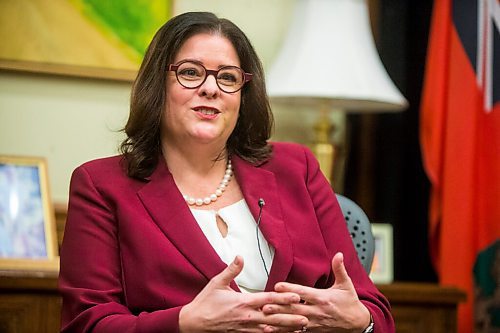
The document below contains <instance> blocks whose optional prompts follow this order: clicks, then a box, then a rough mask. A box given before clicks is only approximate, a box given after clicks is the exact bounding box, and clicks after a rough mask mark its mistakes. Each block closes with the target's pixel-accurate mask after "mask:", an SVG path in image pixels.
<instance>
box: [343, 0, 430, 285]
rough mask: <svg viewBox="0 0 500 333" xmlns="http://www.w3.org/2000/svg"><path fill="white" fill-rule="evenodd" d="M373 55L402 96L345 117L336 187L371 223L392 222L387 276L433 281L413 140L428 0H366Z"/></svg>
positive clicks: (425, 185)
mask: <svg viewBox="0 0 500 333" xmlns="http://www.w3.org/2000/svg"><path fill="white" fill-rule="evenodd" d="M370 5H371V11H372V14H373V12H374V13H375V15H374V17H375V18H376V19H375V20H373V23H374V33H375V35H376V42H377V47H378V50H379V54H380V57H381V59H382V62H383V63H384V65H385V67H386V69H387V71H388V73H389V75H390V76H391V78H392V79H393V81H394V82H395V83H396V85H397V86H398V87H399V89H400V91H401V92H402V93H403V95H404V96H405V97H406V98H407V100H408V102H409V105H410V106H409V108H408V109H407V110H406V111H405V112H402V113H393V114H389V113H387V114H353V115H349V116H348V133H349V134H348V137H349V142H350V149H349V153H348V167H347V168H346V170H347V172H346V175H345V184H344V193H345V194H346V195H347V196H348V197H350V198H353V199H354V200H355V201H356V202H358V203H359V204H360V206H362V208H363V209H364V210H365V211H366V212H367V215H368V216H369V217H370V218H371V220H372V221H373V222H383V223H391V224H392V225H393V228H394V278H395V280H399V281H436V274H435V272H434V269H433V267H432V265H431V262H430V256H429V251H428V241H427V235H428V228H427V227H428V226H427V223H428V220H427V214H428V200H429V182H428V180H427V178H426V175H425V173H424V171H423V167H422V160H421V155H420V145H419V137H418V131H419V128H418V126H419V107H420V96H421V92H422V83H423V75H424V67H425V56H426V49H427V40H428V34H429V24H430V17H431V12H432V1H431V0H421V1H410V0H374V1H370Z"/></svg>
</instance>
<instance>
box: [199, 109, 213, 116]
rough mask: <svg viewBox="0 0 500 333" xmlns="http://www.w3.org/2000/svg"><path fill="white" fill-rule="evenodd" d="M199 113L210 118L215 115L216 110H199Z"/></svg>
mask: <svg viewBox="0 0 500 333" xmlns="http://www.w3.org/2000/svg"><path fill="white" fill-rule="evenodd" d="M197 111H198V112H200V113H202V114H206V115H210V116H211V115H214V114H215V110H207V109H198V110H197Z"/></svg>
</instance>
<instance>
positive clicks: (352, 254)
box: [304, 148, 395, 333]
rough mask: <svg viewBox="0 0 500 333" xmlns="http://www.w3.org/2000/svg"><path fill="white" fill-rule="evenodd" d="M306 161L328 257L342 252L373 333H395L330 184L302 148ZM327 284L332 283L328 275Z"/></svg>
mask: <svg viewBox="0 0 500 333" xmlns="http://www.w3.org/2000/svg"><path fill="white" fill-rule="evenodd" d="M304 151H305V156H306V161H307V188H308V191H309V194H310V196H311V200H312V202H313V205H314V209H315V211H316V215H317V218H318V221H319V222H318V223H319V224H320V229H321V232H322V235H323V238H324V241H325V245H326V247H327V249H328V252H329V256H330V258H333V256H334V255H335V253H337V252H343V254H344V263H345V266H346V270H347V272H348V274H349V276H350V278H351V280H352V282H353V284H354V287H355V288H356V292H357V294H358V297H359V299H360V300H361V302H363V304H364V305H365V306H366V307H367V308H368V310H369V311H370V313H371V314H372V317H373V321H374V323H375V331H376V332H385V333H391V332H395V328H394V320H393V318H392V315H391V311H390V304H389V302H388V300H387V299H386V298H385V297H384V295H382V293H380V292H379V291H378V290H377V288H376V287H375V285H374V284H373V282H372V281H371V280H370V278H369V277H368V274H366V272H365V270H364V268H363V266H362V265H361V262H360V261H359V259H358V256H357V253H356V250H355V248H354V245H353V242H352V239H351V236H350V234H349V231H348V229H347V224H346V222H345V220H344V217H343V214H342V211H341V209H340V206H339V204H338V201H337V198H336V197H335V194H334V192H333V191H332V188H331V185H330V183H328V181H327V180H326V178H325V177H324V175H323V174H322V173H321V171H320V168H319V164H318V161H317V160H316V158H315V157H314V155H313V154H312V152H311V151H310V150H309V149H307V148H306V149H305V150H304ZM331 275H332V276H331V278H330V279H329V280H330V281H329V285H328V286H330V285H332V284H333V279H334V277H333V273H331Z"/></svg>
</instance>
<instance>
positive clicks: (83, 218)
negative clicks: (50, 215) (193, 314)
mask: <svg viewBox="0 0 500 333" xmlns="http://www.w3.org/2000/svg"><path fill="white" fill-rule="evenodd" d="M69 198H70V199H69V206H68V217H67V222H66V227H65V232H64V240H63V244H62V247H61V270H60V275H59V290H60V293H61V295H62V298H63V306H62V328H61V332H102V333H105V332H110V333H111V332H113V333H115V332H120V333H124V332H137V333H139V332H148V333H155V332H162V333H163V332H178V331H179V327H178V319H179V311H180V309H181V307H175V308H171V309H165V310H158V311H154V312H141V313H131V311H130V310H129V308H128V307H127V305H126V304H127V300H126V296H125V294H124V291H123V290H124V288H123V285H122V278H121V274H122V272H121V264H120V263H121V260H120V249H119V240H118V237H119V234H118V233H119V230H118V221H117V220H116V217H115V214H114V209H113V207H112V204H111V202H112V201H111V200H107V199H108V198H105V197H104V196H103V195H102V194H101V193H100V192H99V189H98V188H97V187H96V186H95V184H94V182H93V180H92V177H91V174H89V172H88V171H87V170H86V169H85V166H81V167H79V168H77V169H76V170H75V171H74V172H73V175H72V178H71V184H70V196H69Z"/></svg>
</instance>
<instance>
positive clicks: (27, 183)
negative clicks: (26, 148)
mask: <svg viewBox="0 0 500 333" xmlns="http://www.w3.org/2000/svg"><path fill="white" fill-rule="evenodd" d="M58 267H59V257H58V249H57V236H56V225H55V215H54V210H53V207H52V201H51V200H50V195H49V185H48V179H47V162H46V160H45V159H43V158H38V157H19V156H0V269H2V270H5V269H7V270H9V269H27V270H54V269H55V270H57V269H58Z"/></svg>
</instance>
